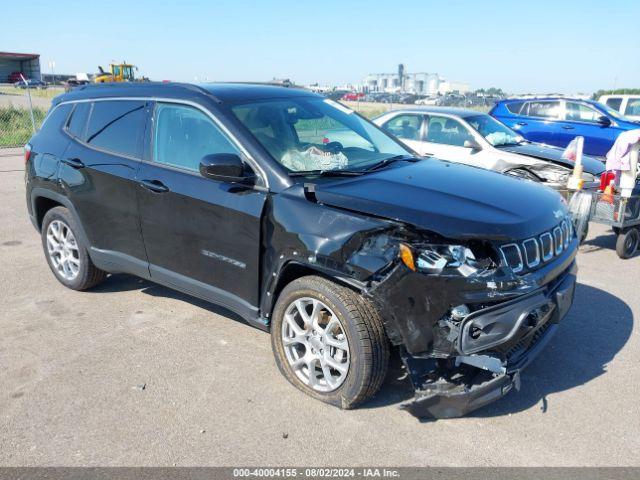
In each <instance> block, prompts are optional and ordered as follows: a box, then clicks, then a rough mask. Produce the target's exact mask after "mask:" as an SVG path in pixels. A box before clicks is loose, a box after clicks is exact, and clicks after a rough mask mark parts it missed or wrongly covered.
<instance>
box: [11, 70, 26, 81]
mask: <svg viewBox="0 0 640 480" xmlns="http://www.w3.org/2000/svg"><path fill="white" fill-rule="evenodd" d="M25 78H26V77H25ZM8 81H9V83H16V82H21V81H22V73H20V72H11V73H10V74H9V78H8Z"/></svg>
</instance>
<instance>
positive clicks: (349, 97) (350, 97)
mask: <svg viewBox="0 0 640 480" xmlns="http://www.w3.org/2000/svg"><path fill="white" fill-rule="evenodd" d="M362 97H364V93H358V92H350V93H345V94H344V95H343V96H342V98H341V100H346V101H347V102H357V101H358V100H362Z"/></svg>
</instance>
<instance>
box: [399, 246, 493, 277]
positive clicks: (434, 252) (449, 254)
mask: <svg viewBox="0 0 640 480" xmlns="http://www.w3.org/2000/svg"><path fill="white" fill-rule="evenodd" d="M403 247H405V248H404V249H403V248H401V259H402V261H403V262H404V263H405V265H407V266H408V267H409V268H411V265H410V264H409V263H408V262H407V259H408V253H409V252H410V253H411V256H412V259H413V257H415V259H413V260H414V261H413V268H412V270H417V271H419V272H423V273H428V274H434V275H462V276H463V277H471V276H474V275H479V274H482V273H484V272H486V271H487V270H490V269H493V268H495V267H496V264H495V262H494V261H493V260H492V259H491V258H490V257H489V256H483V258H478V257H476V254H475V253H474V252H473V250H471V248H469V247H466V246H464V245H431V244H427V245H424V244H423V245H420V246H417V247H413V248H412V247H409V246H407V245H403ZM403 250H404V252H405V253H404V254H403Z"/></svg>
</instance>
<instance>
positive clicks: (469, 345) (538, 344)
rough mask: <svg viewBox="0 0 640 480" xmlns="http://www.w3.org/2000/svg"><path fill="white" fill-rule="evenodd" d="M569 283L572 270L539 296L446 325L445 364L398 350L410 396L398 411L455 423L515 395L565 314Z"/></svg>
mask: <svg viewBox="0 0 640 480" xmlns="http://www.w3.org/2000/svg"><path fill="white" fill-rule="evenodd" d="M575 278H576V277H575V265H574V266H572V267H571V269H570V270H569V271H568V272H566V274H565V275H564V276H563V278H562V279H561V280H560V281H559V282H554V284H553V285H551V286H549V287H548V288H546V289H544V290H543V291H539V292H535V293H532V294H529V295H525V296H523V297H519V298H517V299H515V300H512V301H507V302H504V303H500V304H498V305H496V306H491V307H487V308H483V309H480V310H477V311H474V312H473V313H470V314H469V315H467V316H466V317H465V318H464V319H463V320H461V321H459V322H452V323H451V324H449V327H451V325H453V326H454V328H453V330H450V331H449V338H452V342H453V343H454V345H455V350H456V353H455V354H452V356H450V357H448V358H433V357H431V358H429V357H428V356H427V357H426V358H424V357H423V356H421V355H416V356H413V355H411V354H409V353H408V352H407V351H406V350H403V352H402V360H403V362H404V364H405V366H406V368H407V371H408V373H409V377H410V379H411V382H412V384H413V386H414V388H415V390H416V395H415V398H414V400H413V401H411V402H408V403H405V404H403V405H402V408H404V409H406V410H408V411H409V412H411V413H412V414H413V415H415V416H416V417H431V418H451V417H459V416H462V415H465V414H466V413H468V412H471V411H473V410H475V409H477V408H480V407H482V406H484V405H487V404H489V403H491V402H493V401H494V400H497V399H498V398H500V397H503V396H504V395H506V394H507V393H509V392H510V391H511V390H512V389H516V390H519V388H520V372H521V371H522V370H523V369H524V368H525V367H526V366H527V365H528V364H529V363H530V362H531V361H532V360H533V359H534V358H535V357H536V356H537V355H538V354H539V353H540V351H541V350H542V349H543V348H544V346H545V345H546V343H547V342H548V341H549V340H550V338H551V337H552V336H553V333H554V332H555V330H556V328H557V325H558V323H559V322H560V320H561V319H562V318H563V317H564V316H565V315H566V313H567V311H568V310H569V308H570V306H571V303H572V299H573V293H574V288H575ZM452 331H453V334H451V332H452Z"/></svg>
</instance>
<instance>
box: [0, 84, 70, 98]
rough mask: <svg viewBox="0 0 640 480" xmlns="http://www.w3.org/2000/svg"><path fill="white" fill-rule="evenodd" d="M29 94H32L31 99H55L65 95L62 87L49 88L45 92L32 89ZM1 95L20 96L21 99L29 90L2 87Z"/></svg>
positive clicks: (0, 89) (0, 88)
mask: <svg viewBox="0 0 640 480" xmlns="http://www.w3.org/2000/svg"><path fill="white" fill-rule="evenodd" d="M29 92H30V93H31V98H54V97H57V96H58V95H60V94H62V93H64V88H62V87H49V88H46V89H44V90H40V89H38V88H30V89H29ZM0 94H5V95H20V96H21V97H26V96H27V89H25V88H17V87H12V86H8V87H0Z"/></svg>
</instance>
